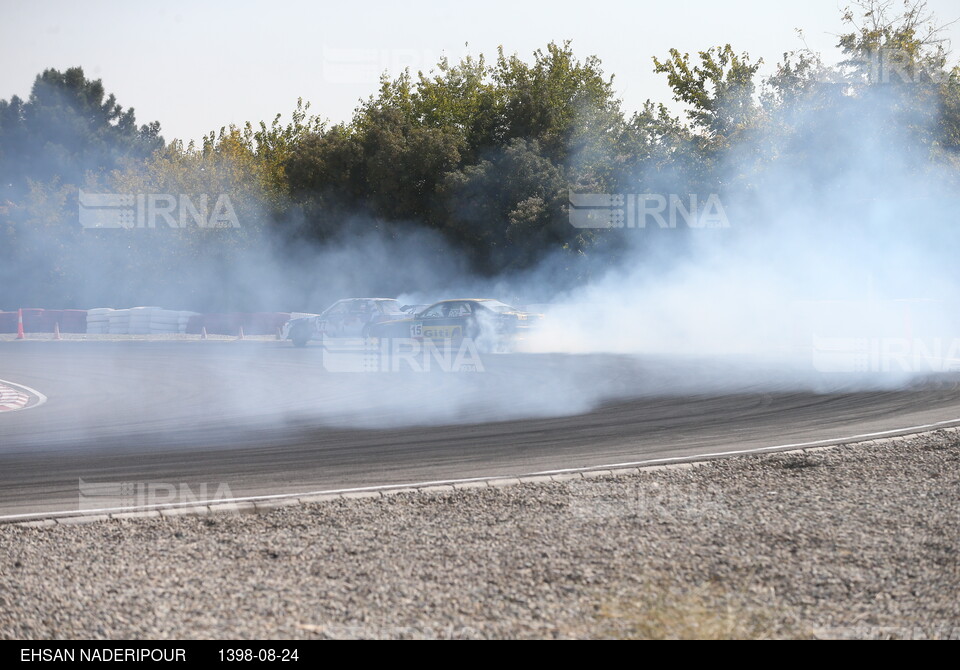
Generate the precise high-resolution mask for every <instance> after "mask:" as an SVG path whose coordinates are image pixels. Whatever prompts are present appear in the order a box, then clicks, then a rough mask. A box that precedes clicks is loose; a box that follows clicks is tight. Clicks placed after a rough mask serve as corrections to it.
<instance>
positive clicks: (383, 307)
mask: <svg viewBox="0 0 960 670" xmlns="http://www.w3.org/2000/svg"><path fill="white" fill-rule="evenodd" d="M377 306H378V307H379V308H380V311H381V312H382V313H384V314H399V315H404V314H406V312H404V311H403V310H402V309H400V303H399V302H398V301H396V300H380V301H378V302H377Z"/></svg>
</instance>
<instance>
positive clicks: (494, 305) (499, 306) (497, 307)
mask: <svg viewBox="0 0 960 670" xmlns="http://www.w3.org/2000/svg"><path fill="white" fill-rule="evenodd" d="M480 304H481V305H483V306H484V307H486V308H487V309H489V310H493V311H494V312H516V311H517V308H516V307H511V306H510V305H508V304H506V303H505V302H500V301H499V300H484V301H483V302H481V303H480Z"/></svg>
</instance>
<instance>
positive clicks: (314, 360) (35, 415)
mask: <svg viewBox="0 0 960 670" xmlns="http://www.w3.org/2000/svg"><path fill="white" fill-rule="evenodd" d="M323 355H324V352H323V350H322V349H321V348H320V347H316V346H311V347H308V348H306V349H296V348H293V347H291V346H290V345H289V344H288V343H280V342H271V343H266V342H209V341H208V342H170V343H159V342H66V341H64V342H45V341H44V342H41V341H35V342H31V341H26V342H0V379H2V380H6V381H8V382H13V383H16V384H20V385H23V386H26V387H30V388H32V389H36V390H38V391H39V392H41V393H43V394H45V396H46V397H47V401H46V402H45V403H44V404H43V405H42V406H38V407H31V408H27V409H25V410H20V411H13V412H5V413H0V518H3V517H8V518H9V517H12V516H18V515H27V514H38V513H49V512H60V511H74V510H77V509H78V486H79V481H80V480H84V481H85V482H96V483H118V482H122V483H131V482H133V483H138V482H139V483H143V482H162V483H169V484H173V485H175V486H177V487H186V488H188V489H189V490H190V491H192V492H194V493H196V492H198V491H201V490H203V489H204V487H206V488H207V489H208V490H209V491H211V492H213V491H214V490H217V489H218V488H219V487H220V486H221V485H222V484H226V485H228V487H229V491H230V493H231V494H232V496H234V497H247V496H260V495H272V494H284V493H306V492H314V491H324V490H332V489H344V488H351V487H364V486H379V485H399V484H406V483H416V482H426V481H442V480H453V479H464V478H472V477H490V476H517V475H522V474H530V473H535V472H540V471H550V470H557V469H565V468H580V467H594V466H603V465H610V464H619V463H635V462H646V461H656V460H658V459H669V458H691V457H697V456H703V455H714V454H722V453H724V452H730V451H743V450H752V449H760V448H766V447H771V446H777V445H795V444H805V443H811V442H819V441H823V442H824V443H833V442H842V441H846V440H848V439H849V438H850V437H852V436H858V435H866V434H877V433H890V432H898V431H899V432H909V431H910V430H911V429H915V427H917V426H928V425H931V424H937V423H941V422H949V421H953V420H958V419H960V387H958V385H957V384H956V383H955V379H951V378H940V379H934V380H929V379H927V380H922V381H920V380H911V381H909V383H908V382H907V380H905V379H902V378H900V379H891V378H889V377H865V378H864V377H858V378H852V377H844V376H837V375H822V374H817V373H815V372H814V371H812V370H806V369H804V366H803V365H802V364H801V365H798V366H785V365H784V363H783V362H782V361H779V362H777V363H776V364H775V365H774V364H773V363H771V362H770V361H766V362H763V361H758V360H747V359H743V358H739V357H727V358H722V359H706V358H702V359H693V358H683V359H678V358H670V357H656V356H643V357H640V356H615V355H561V354H507V355H503V354H501V355H490V356H484V357H483V359H482V362H483V370H482V371H477V372H460V373H444V372H437V371H432V372H424V373H414V372H400V373H348V372H336V373H334V372H329V371H327V370H326V369H325V368H324V365H323ZM957 424H958V425H960V421H958V422H957Z"/></svg>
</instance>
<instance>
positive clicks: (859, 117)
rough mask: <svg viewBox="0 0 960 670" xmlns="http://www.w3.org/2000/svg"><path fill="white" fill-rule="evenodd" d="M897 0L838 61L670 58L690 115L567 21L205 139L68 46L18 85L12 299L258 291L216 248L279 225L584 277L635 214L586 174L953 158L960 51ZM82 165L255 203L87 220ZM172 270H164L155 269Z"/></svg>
mask: <svg viewBox="0 0 960 670" xmlns="http://www.w3.org/2000/svg"><path fill="white" fill-rule="evenodd" d="M885 7H886V5H884V4H883V3H875V2H867V3H866V4H865V5H863V6H862V7H861V9H862V10H863V11H862V12H859V13H853V12H848V13H846V14H844V16H843V21H844V25H845V26H846V28H847V32H846V33H844V34H843V35H841V37H840V39H839V42H838V48H839V49H840V50H841V52H842V54H843V58H844V60H843V62H842V63H841V64H840V65H839V66H838V67H827V66H825V65H824V64H823V63H822V62H821V60H820V58H819V57H818V56H817V55H816V54H812V53H809V52H803V51H800V52H797V51H794V52H788V53H785V54H784V56H783V59H782V61H781V62H780V63H779V64H778V65H777V66H776V68H775V72H774V74H773V75H772V76H770V77H768V78H765V79H762V80H761V79H759V77H758V74H757V73H758V70H759V68H760V66H761V64H762V62H761V61H759V60H754V59H752V58H751V57H750V56H749V55H748V54H745V53H738V52H737V51H735V50H734V49H733V48H732V47H731V46H729V45H726V46H721V47H714V48H710V49H707V50H706V51H703V52H700V53H698V54H695V55H693V56H691V55H688V54H681V53H679V52H677V51H675V50H671V52H670V53H669V54H664V55H663V56H662V57H661V58H654V59H653V67H654V68H655V71H656V72H658V73H662V74H663V75H664V76H665V77H666V78H667V81H668V83H669V85H670V87H671V88H672V90H673V94H674V99H675V100H676V101H679V102H681V103H683V105H684V106H685V109H686V111H685V114H684V116H683V117H678V116H674V115H672V114H671V113H670V111H669V110H668V108H667V107H666V106H664V105H663V104H660V103H656V102H653V101H648V102H647V103H646V104H645V105H644V106H643V108H642V109H641V110H639V111H637V112H635V113H633V114H630V115H628V114H627V113H625V111H624V110H623V109H622V107H621V103H620V101H619V100H618V99H617V97H616V95H615V89H614V86H613V79H612V77H611V76H610V75H608V74H606V73H605V72H604V71H603V69H602V66H601V62H600V60H599V59H598V58H596V57H593V56H591V57H587V58H584V59H581V58H578V57H577V56H576V54H575V53H574V50H573V47H572V45H571V44H570V43H562V44H558V43H551V44H549V45H547V46H546V47H545V48H544V49H543V50H540V51H537V52H535V53H534V54H533V57H532V59H530V60H524V59H522V58H520V57H518V56H511V55H507V54H506V53H505V52H504V51H503V50H502V49H501V50H500V52H499V53H498V54H497V56H496V58H494V59H491V60H488V59H487V58H485V57H483V56H478V57H467V58H465V59H463V60H461V61H459V62H455V63H454V62H449V61H447V60H442V61H441V62H440V63H438V64H437V66H436V67H435V68H434V69H433V70H432V71H430V72H429V73H423V72H421V73H418V74H416V75H414V74H412V73H409V72H404V73H402V74H400V75H399V76H397V77H396V78H393V79H389V78H384V79H383V80H382V81H381V86H380V89H379V91H378V92H377V93H376V94H375V95H373V96H371V97H370V98H369V99H368V100H367V101H366V102H364V103H363V104H361V105H360V106H359V107H358V108H357V109H356V110H355V113H354V116H353V118H352V119H351V120H350V121H349V122H345V123H339V124H330V123H329V122H326V121H324V120H322V118H321V117H318V116H315V115H313V114H312V113H311V110H310V107H309V105H307V104H303V103H298V105H297V108H296V109H295V110H294V111H293V113H292V115H291V117H290V121H289V122H288V123H286V124H284V123H281V121H280V119H281V116H280V115H277V117H276V119H274V120H273V122H272V123H269V124H268V123H260V124H259V125H257V126H253V125H251V124H247V125H246V126H245V127H240V128H237V127H232V126H231V127H226V128H223V129H221V130H220V131H219V132H212V133H210V134H209V135H207V136H205V137H204V138H203V139H202V141H201V142H200V143H199V144H195V143H193V142H191V143H189V144H187V145H184V144H183V143H182V142H181V141H177V140H175V141H172V142H170V143H165V142H164V140H163V138H162V137H161V131H160V124H159V123H157V122H154V123H150V124H147V125H140V126H138V125H137V121H136V119H135V115H134V110H133V109H132V108H130V109H126V110H125V109H123V108H122V107H121V106H120V105H119V104H118V103H117V101H116V100H115V99H114V97H113V96H112V95H110V96H108V95H107V94H106V92H105V89H104V87H103V85H102V83H101V82H100V81H99V80H97V81H91V80H89V79H87V78H86V76H85V74H84V72H83V70H82V69H81V68H71V69H68V70H66V71H65V72H58V71H56V70H48V71H46V72H44V73H42V74H41V75H39V76H38V77H37V79H36V82H35V83H34V86H33V89H32V91H31V94H30V97H29V98H28V99H27V100H21V99H19V98H17V97H13V98H12V99H10V100H9V101H6V100H3V101H0V307H3V306H6V307H7V308H11V307H15V306H17V305H18V304H21V303H31V302H33V303H36V304H38V305H39V304H41V303H42V304H43V305H44V306H48V307H87V306H90V305H88V304H79V303H82V302H83V301H88V300H91V299H93V298H91V296H101V298H100V302H101V303H104V304H106V303H108V302H110V301H122V300H131V301H132V303H142V302H144V301H145V300H148V299H149V296H150V295H157V296H158V298H159V297H163V296H165V295H167V294H168V293H169V292H170V291H171V290H172V289H171V286H173V288H176V289H177V290H180V291H181V293H182V294H183V295H185V296H190V300H189V301H188V302H189V304H179V305H171V306H176V307H193V308H197V309H201V308H202V309H237V308H244V307H246V308H260V307H261V306H259V305H258V306H254V305H246V304H237V303H243V302H244V300H245V299H246V298H245V297H244V296H245V294H231V293H229V292H226V293H225V292H219V293H217V292H211V291H209V290H208V289H206V288H204V289H198V288H197V281H196V277H197V274H196V272H195V270H196V268H197V267H198V266H202V267H204V268H206V274H203V275H202V276H203V278H204V280H213V281H215V280H216V278H217V277H220V278H221V279H222V280H223V281H228V279H227V278H226V277H225V275H226V274H229V273H231V272H236V271H237V270H236V268H235V267H234V265H235V263H236V262H237V260H238V259H241V258H244V257H247V258H249V257H251V256H250V254H251V253H253V252H255V251H257V250H260V249H262V248H264V246H269V247H270V252H271V253H275V254H277V255H279V256H281V257H282V256H283V254H285V253H288V252H291V251H298V250H299V251H301V252H302V250H303V249H305V248H313V247H314V246H317V245H324V244H325V243H329V242H331V241H336V240H342V239H344V238H345V237H349V236H351V235H356V234H365V235H367V234H377V233H379V234H383V235H386V236H401V235H403V234H404V233H405V232H407V231H410V230H411V229H417V230H431V231H435V232H436V233H437V235H436V237H435V239H437V240H441V241H442V242H443V244H444V245H445V246H448V247H449V248H452V249H454V250H455V251H456V252H457V253H458V254H460V255H462V257H463V258H465V259H466V263H467V267H468V268H469V270H471V271H472V272H474V273H476V274H478V275H480V276H503V275H509V274H511V273H522V272H524V271H526V270H528V269H529V268H531V267H533V266H535V265H537V264H538V263H540V262H541V261H542V260H543V259H544V258H545V257H548V256H549V257H551V258H554V259H559V260H558V261H556V262H557V263H558V266H559V267H561V268H563V273H565V274H566V276H567V279H568V280H569V281H571V282H572V281H578V280H581V279H582V278H583V277H582V275H583V274H584V273H587V272H589V271H590V268H591V267H595V265H592V264H591V261H595V260H596V259H598V258H600V259H603V263H604V264H615V263H617V262H619V261H621V260H623V258H622V256H623V254H624V253H626V251H625V250H626V249H628V247H627V245H625V244H624V243H623V240H624V238H623V234H622V231H617V230H590V229H578V228H575V227H573V226H571V225H570V223H569V219H568V213H567V208H568V193H569V191H570V190H571V189H572V190H574V191H577V192H590V193H662V194H671V193H674V194H687V193H698V194H702V195H706V194H710V193H719V194H721V196H723V197H725V198H727V201H728V202H730V201H735V202H740V203H743V202H750V201H751V199H754V200H757V199H762V197H763V193H764V192H766V191H765V189H769V187H770V185H771V183H773V181H774V180H776V183H777V184H781V185H782V183H783V181H784V175H786V180H787V181H794V180H795V181H796V182H797V183H802V184H807V185H809V184H814V185H816V184H822V185H829V184H830V182H831V179H834V178H835V177H836V175H837V174H838V173H839V172H843V171H846V172H844V173H845V174H846V173H848V172H849V171H850V170H857V169H860V168H859V166H857V165H846V166H844V165H843V161H844V156H848V157H849V160H851V161H853V160H855V159H856V160H862V155H856V152H851V151H845V148H849V147H850V146H852V145H854V144H857V145H861V144H864V143H865V144H867V145H869V146H871V147H872V149H871V151H872V152H873V153H872V154H871V156H872V157H873V159H875V160H878V161H881V162H882V161H883V160H885V159H890V160H891V161H895V162H896V167H895V169H894V168H892V167H891V169H889V170H888V171H887V172H881V173H879V177H878V173H876V172H871V173H870V175H869V178H868V179H865V180H864V183H863V184H862V190H861V191H860V192H852V193H849V194H848V195H849V197H850V198H852V199H857V198H862V199H869V198H870V197H874V196H875V194H876V192H877V191H884V190H891V189H897V188H899V187H902V186H903V177H904V174H905V173H906V174H913V175H917V176H920V177H922V175H924V174H925V173H928V172H933V171H935V172H936V173H937V174H938V175H941V174H948V175H953V177H952V178H953V179H954V180H956V177H957V174H958V172H960V171H958V166H960V68H958V67H957V66H950V65H949V64H948V62H947V56H946V52H945V49H944V48H943V46H942V44H941V42H940V41H939V39H938V37H939V33H938V31H937V27H936V24H934V23H933V22H932V21H931V19H929V17H926V16H924V15H923V5H922V3H921V4H916V5H913V6H911V7H908V8H907V10H906V11H905V12H904V13H903V14H901V15H897V16H890V15H888V14H887V13H886V9H885ZM838 161H839V164H838ZM884 175H886V176H887V177H888V178H889V180H890V182H889V183H882V180H883V179H884V178H885V177H884ZM878 179H880V180H881V181H880V183H878ZM954 183H955V182H954ZM79 189H83V190H84V191H87V192H92V193H169V194H190V195H196V196H199V194H209V197H210V198H211V199H215V198H216V197H217V195H218V194H222V193H225V194H228V195H229V196H230V198H231V201H232V206H233V208H234V209H235V211H236V216H237V218H238V219H239V220H240V221H241V222H242V225H241V226H240V228H231V227H223V228H221V227H216V226H213V227H210V228H205V229H202V230H178V231H171V230H157V231H95V230H89V229H88V230H83V229H82V228H81V226H80V225H79V221H78V215H77V212H78V206H79V204H78V200H77V194H78V190H79ZM756 223H757V225H762V222H756ZM127 233H130V235H132V234H133V233H137V235H139V236H138V237H135V238H133V237H130V236H127V237H125V235H127ZM147 234H149V237H144V235H147ZM144 240H148V242H147V243H146V244H145V243H144ZM629 248H630V253H632V254H636V248H635V245H633V246H631V247H629ZM634 260H635V261H636V262H643V258H642V257H641V258H635V256H634V257H631V262H634ZM121 277H122V278H123V279H118V278H121ZM161 282H162V283H164V285H165V289H164V290H165V291H166V292H167V293H163V292H155V293H151V289H150V287H151V286H155V285H157V284H159V283H161ZM415 288H419V287H408V286H404V287H397V290H412V289H415ZM132 303H131V304H132ZM227 303H229V304H227ZM262 307H263V308H266V307H268V306H262ZM285 307H286V306H285Z"/></svg>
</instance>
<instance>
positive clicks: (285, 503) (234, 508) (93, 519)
mask: <svg viewBox="0 0 960 670" xmlns="http://www.w3.org/2000/svg"><path fill="white" fill-rule="evenodd" d="M938 433H948V434H952V435H957V434H960V427H954V428H938V429H936V430H925V431H921V432H917V433H904V434H902V435H896V436H893V437H887V438H882V439H878V440H860V441H857V442H838V443H837V444H831V445H818V446H810V447H803V448H799V449H783V450H780V449H776V448H770V447H766V448H760V449H757V450H754V451H751V452H746V453H744V452H737V453H733V454H731V456H729V457H728V458H732V457H751V456H760V455H765V454H812V453H819V452H824V451H831V450H835V449H840V448H845V447H875V446H884V445H887V444H894V443H897V442H902V441H904V440H913V439H918V438H923V437H926V436H932V435H935V434H938ZM721 458H724V457H723V456H722V455H710V456H706V457H703V456H691V457H689V459H687V460H683V461H682V462H674V463H661V464H652V465H638V466H637V467H617V468H611V467H610V466H598V467H591V468H574V469H570V470H563V471H561V472H556V473H532V474H529V475H521V476H518V477H482V478H476V479H468V480H449V481H438V482H428V483H423V484H398V485H394V486H381V487H371V488H368V489H343V490H336V491H324V492H318V493H311V494H290V495H280V496H262V497H254V498H238V499H235V500H229V501H207V502H205V503H204V502H199V503H198V502H194V503H189V504H185V505H180V506H172V505H171V506H158V507H157V508H156V509H146V510H116V511H110V510H93V511H90V512H87V513H84V512H68V513H59V514H57V513H50V514H35V515H28V516H29V518H25V519H23V520H9V519H7V520H3V519H0V524H10V525H14V526H19V527H21V528H54V527H56V526H74V525H79V524H87V523H100V522H104V521H121V522H122V521H130V520H137V519H156V518H174V517H184V516H211V515H214V516H215V515H224V514H233V515H236V514H263V513H267V512H272V511H275V510H278V509H282V508H284V507H292V506H298V505H309V504H318V503H331V502H335V501H349V500H364V499H371V498H384V497H387V496H394V495H404V494H407V495H425V494H426V495H440V494H448V493H453V492H455V491H461V490H469V489H479V488H500V487H512V486H523V485H525V484H545V483H552V482H569V481H576V480H580V481H589V480H592V479H608V478H619V477H632V476H636V475H638V474H640V473H642V472H657V471H661V470H684V469H690V468H695V467H700V466H703V465H705V464H706V463H709V462H711V461H716V460H720V459H721Z"/></svg>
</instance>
